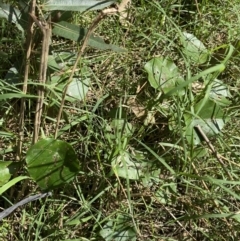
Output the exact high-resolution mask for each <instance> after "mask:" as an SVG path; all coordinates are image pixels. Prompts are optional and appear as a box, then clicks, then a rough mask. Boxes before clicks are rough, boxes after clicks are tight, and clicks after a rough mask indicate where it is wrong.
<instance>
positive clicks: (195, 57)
mask: <svg viewBox="0 0 240 241" xmlns="http://www.w3.org/2000/svg"><path fill="white" fill-rule="evenodd" d="M181 40H182V43H183V53H184V54H185V55H186V56H187V57H189V58H190V59H191V61H193V62H195V63H198V64H203V63H205V62H206V61H207V60H208V55H209V54H208V50H207V49H206V47H205V46H204V44H203V43H202V42H201V41H200V40H199V39H197V38H196V37H195V36H194V35H193V34H190V33H186V32H183V37H182V39H181Z"/></svg>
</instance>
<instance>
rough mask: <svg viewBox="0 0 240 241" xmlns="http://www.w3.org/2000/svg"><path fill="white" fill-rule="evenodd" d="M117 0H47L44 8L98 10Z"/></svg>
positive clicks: (51, 9)
mask: <svg viewBox="0 0 240 241" xmlns="http://www.w3.org/2000/svg"><path fill="white" fill-rule="evenodd" d="M114 2H116V0H102V1H101V0H100V1H99V0H71V1H69V0H46V1H44V3H43V6H42V7H43V10H45V11H53V10H64V11H78V12H83V11H86V10H98V9H103V8H105V7H108V6H109V5H111V4H113V3H114Z"/></svg>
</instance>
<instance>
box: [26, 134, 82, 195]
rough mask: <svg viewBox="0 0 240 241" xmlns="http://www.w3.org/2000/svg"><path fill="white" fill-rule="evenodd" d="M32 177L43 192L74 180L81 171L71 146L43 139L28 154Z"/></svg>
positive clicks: (59, 141)
mask: <svg viewBox="0 0 240 241" xmlns="http://www.w3.org/2000/svg"><path fill="white" fill-rule="evenodd" d="M26 162H27V168H28V172H29V174H30V176H31V177H32V178H33V179H34V180H35V181H36V182H37V184H38V185H39V186H40V188H41V189H42V190H50V189H54V188H56V187H59V186H61V185H63V184H64V183H66V182H69V181H70V180H72V178H73V177H75V176H76V175H77V173H78V171H79V162H78V159H77V156H76V154H75V152H74V150H73V148H72V146H71V145H70V144H68V143H67V142H64V141H61V140H55V139H51V138H47V139H42V140H40V141H38V142H37V143H36V144H35V145H33V146H32V147H31V148H30V149H29V150H28V152H27V156H26Z"/></svg>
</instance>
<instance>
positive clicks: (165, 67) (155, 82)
mask: <svg viewBox="0 0 240 241" xmlns="http://www.w3.org/2000/svg"><path fill="white" fill-rule="evenodd" d="M144 68H145V70H146V71H147V73H148V81H149V83H150V85H151V86H152V87H153V88H155V89H159V90H161V91H162V92H163V93H164V94H166V93H167V92H169V91H170V90H172V89H173V88H175V87H176V86H177V85H178V84H180V83H182V82H184V79H183V77H182V76H181V75H180V73H179V71H178V67H177V66H176V65H175V64H174V63H173V61H172V60H170V59H166V58H162V57H155V58H153V59H151V60H150V61H148V62H147V63H146V64H145V66H144ZM179 94H181V95H182V94H184V90H181V91H179Z"/></svg>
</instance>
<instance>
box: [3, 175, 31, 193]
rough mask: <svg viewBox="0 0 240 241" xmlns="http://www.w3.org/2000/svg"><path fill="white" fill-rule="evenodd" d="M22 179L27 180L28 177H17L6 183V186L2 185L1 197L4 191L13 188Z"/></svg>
mask: <svg viewBox="0 0 240 241" xmlns="http://www.w3.org/2000/svg"><path fill="white" fill-rule="evenodd" d="M24 179H29V177H28V176H19V177H16V178H14V179H12V180H11V181H9V182H7V183H6V184H4V185H3V186H2V187H1V188H0V195H2V194H3V193H4V192H5V191H7V190H8V189H9V188H10V187H12V186H14V185H15V184H16V183H17V182H20V181H22V180H24Z"/></svg>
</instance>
